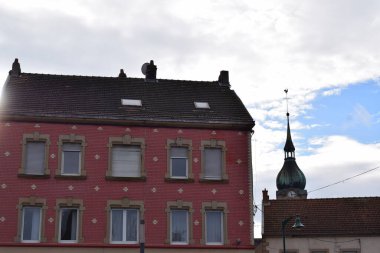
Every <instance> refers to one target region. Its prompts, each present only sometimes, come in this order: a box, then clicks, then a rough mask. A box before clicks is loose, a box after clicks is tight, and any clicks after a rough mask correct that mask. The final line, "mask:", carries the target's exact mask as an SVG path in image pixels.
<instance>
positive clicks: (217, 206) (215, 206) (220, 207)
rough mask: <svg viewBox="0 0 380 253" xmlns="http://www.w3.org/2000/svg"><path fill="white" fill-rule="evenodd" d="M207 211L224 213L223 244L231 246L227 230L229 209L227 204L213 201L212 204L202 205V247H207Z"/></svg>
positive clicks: (204, 203) (205, 203)
mask: <svg viewBox="0 0 380 253" xmlns="http://www.w3.org/2000/svg"><path fill="white" fill-rule="evenodd" d="M206 211H221V212H222V213H223V243H222V245H228V244H230V241H229V240H228V233H227V232H228V229H227V214H228V213H229V211H228V208H227V203H225V202H217V201H211V202H203V203H202V209H201V214H202V239H201V241H200V243H201V244H202V245H207V242H206Z"/></svg>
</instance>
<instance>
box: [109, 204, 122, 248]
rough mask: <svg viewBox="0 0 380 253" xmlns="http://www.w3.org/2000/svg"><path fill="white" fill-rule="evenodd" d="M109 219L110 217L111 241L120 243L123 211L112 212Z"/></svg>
mask: <svg viewBox="0 0 380 253" xmlns="http://www.w3.org/2000/svg"><path fill="white" fill-rule="evenodd" d="M111 217H112V223H111V226H112V231H111V240H112V241H122V240H123V210H112V213H111Z"/></svg>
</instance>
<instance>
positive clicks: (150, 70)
mask: <svg viewBox="0 0 380 253" xmlns="http://www.w3.org/2000/svg"><path fill="white" fill-rule="evenodd" d="M156 74H157V66H156V65H154V61H153V60H151V61H150V63H149V64H148V65H147V66H146V74H145V79H146V80H153V81H155V80H156Z"/></svg>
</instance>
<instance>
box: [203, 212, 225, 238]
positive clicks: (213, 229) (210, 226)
mask: <svg viewBox="0 0 380 253" xmlns="http://www.w3.org/2000/svg"><path fill="white" fill-rule="evenodd" d="M205 220H206V224H205V230H206V231H205V235H206V238H205V239H206V244H208V245H222V244H223V243H224V240H223V238H224V235H223V230H224V229H223V226H224V224H223V212H222V211H210V210H206V213H205Z"/></svg>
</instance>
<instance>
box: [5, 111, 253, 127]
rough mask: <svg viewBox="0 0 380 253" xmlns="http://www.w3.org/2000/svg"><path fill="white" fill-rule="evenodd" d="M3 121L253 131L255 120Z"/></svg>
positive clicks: (7, 117)
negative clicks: (245, 121)
mask: <svg viewBox="0 0 380 253" xmlns="http://www.w3.org/2000/svg"><path fill="white" fill-rule="evenodd" d="M0 120H2V121H19V122H21V121H24V122H34V121H38V122H47V123H65V124H70V123H71V124H73V123H75V124H105V125H120V126H125V125H128V126H150V127H182V128H204V129H205V128H208V129H229V130H244V131H253V130H252V129H253V127H254V126H255V122H254V121H250V122H247V123H244V122H237V121H207V122H202V121H191V120H189V121H180V120H163V119H144V120H142V119H116V118H115V119H112V118H75V117H56V116H55V117H52V116H31V115H8V114H3V115H1V114H0Z"/></svg>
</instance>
